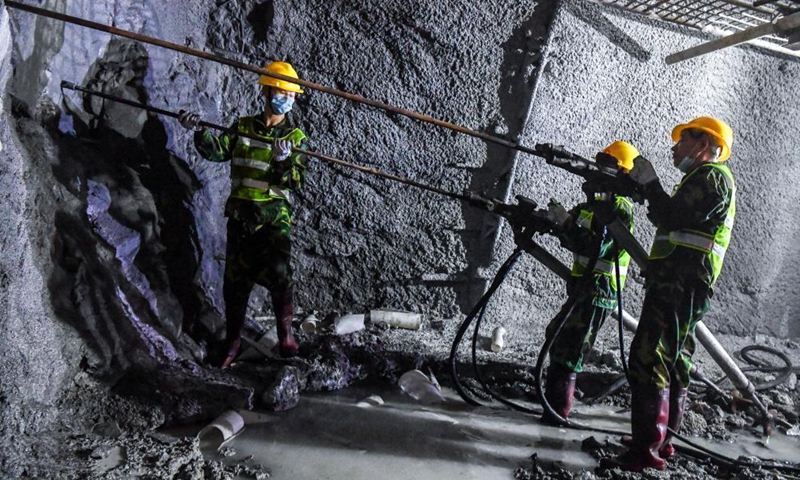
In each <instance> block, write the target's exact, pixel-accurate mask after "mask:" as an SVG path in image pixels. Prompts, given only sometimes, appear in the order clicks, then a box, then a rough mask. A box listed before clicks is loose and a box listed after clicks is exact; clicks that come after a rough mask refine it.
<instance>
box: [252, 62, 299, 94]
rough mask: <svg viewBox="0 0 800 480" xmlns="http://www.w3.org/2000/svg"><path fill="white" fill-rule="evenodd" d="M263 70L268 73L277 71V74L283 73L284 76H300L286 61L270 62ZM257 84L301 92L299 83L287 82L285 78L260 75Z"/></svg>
mask: <svg viewBox="0 0 800 480" xmlns="http://www.w3.org/2000/svg"><path fill="white" fill-rule="evenodd" d="M265 70H266V71H268V72H270V73H277V74H278V75H284V76H286V77H292V78H298V79H299V78H300V77H299V76H297V72H296V71H295V70H294V67H292V66H291V65H290V64H288V63H286V62H272V63H270V64H269V65H267V68H265ZM258 84H259V85H266V86H268V87H275V88H280V89H281V90H286V91H287V92H297V93H303V89H302V88H300V85H298V84H296V83H291V82H287V81H286V80H280V79H277V78H273V77H268V76H267V75H261V78H259V79H258Z"/></svg>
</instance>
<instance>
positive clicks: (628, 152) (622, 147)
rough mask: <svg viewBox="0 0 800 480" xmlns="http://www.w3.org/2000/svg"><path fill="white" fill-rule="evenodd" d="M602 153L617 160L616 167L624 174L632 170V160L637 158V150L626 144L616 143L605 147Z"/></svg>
mask: <svg viewBox="0 0 800 480" xmlns="http://www.w3.org/2000/svg"><path fill="white" fill-rule="evenodd" d="M603 153H605V154H608V155H611V156H612V157H614V158H616V159H617V166H618V167H619V168H621V169H623V170H625V172H630V171H631V169H632V168H633V159H634V158H636V157H638V156H639V150H636V147H634V146H633V145H631V144H630V143H628V142H622V141H619V140H618V141H616V142H614V143H612V144H611V145H609V146H607V147H606V148H605V150H603Z"/></svg>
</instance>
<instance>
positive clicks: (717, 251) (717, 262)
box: [650, 163, 736, 285]
mask: <svg viewBox="0 0 800 480" xmlns="http://www.w3.org/2000/svg"><path fill="white" fill-rule="evenodd" d="M705 166H708V167H710V168H716V169H718V170H719V171H720V172H722V174H723V175H724V176H725V178H726V179H727V180H728V181H730V186H731V189H732V190H733V193H732V195H731V204H730V206H729V207H728V211H727V212H726V213H725V216H724V218H723V219H722V221H721V222H720V224H719V225H718V226H717V227H716V229H715V230H714V233H708V232H702V231H699V230H692V229H688V228H687V229H683V230H674V231H671V232H668V231H666V230H665V229H663V228H659V229H657V230H656V237H655V240H653V247H652V248H651V249H650V259H651V260H656V259H661V258H667V257H668V256H670V254H671V253H672V252H674V251H675V248H677V247H684V248H692V249H695V250H699V251H701V252H703V253H705V254H706V255H707V257H708V261H709V262H710V264H711V269H712V273H713V277H712V280H711V284H712V285H713V284H714V282H716V281H717V278H718V277H719V274H720V272H721V271H722V262H723V260H724V259H725V252H726V251H727V250H728V245H729V244H730V242H731V231H732V230H733V221H734V218H735V217H736V184H735V183H734V181H733V173H731V169H730V168H728V166H727V165H724V164H721V163H706V164H705V165H703V166H702V167H699V168H697V169H695V170H694V171H693V172H692V173H690V174H689V175H687V176H686V178H684V179H683V181H681V183H680V184H678V186H677V187H675V190H674V191H673V192H672V196H673V197H674V196H675V194H676V193H677V192H678V191H679V190H680V189H681V187H682V186H683V185H684V184H685V183H686V181H687V180H689V178H691V177H692V175H694V174H695V173H697V171H698V170H700V169H701V168H704V167H705Z"/></svg>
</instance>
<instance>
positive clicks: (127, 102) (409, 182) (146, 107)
mask: <svg viewBox="0 0 800 480" xmlns="http://www.w3.org/2000/svg"><path fill="white" fill-rule="evenodd" d="M61 88H66V89H68V90H76V91H79V92H83V93H86V94H88V95H93V96H95V97H100V98H105V99H106V100H111V101H112V102H117V103H122V104H125V105H130V106H131V107H136V108H141V109H142V110H147V111H148V112H153V113H158V114H160V115H164V116H166V117H172V118H179V117H180V116H181V114H180V113H175V112H172V111H169V110H164V109H163V108H158V107H153V106H150V105H145V104H143V103H139V102H135V101H133V100H127V99H125V98H120V97H116V96H114V95H109V94H107V93H103V92H98V91H96V90H91V89H88V88H84V87H81V86H79V85H75V84H74V83H72V82H67V81H63V82H61ZM198 124H199V125H201V126H203V127H206V128H212V129H214V130H220V131H226V130H228V128H227V127H224V126H222V125H217V124H215V123H211V122H206V121H204V120H201V121H200V122H199V123H198ZM237 135H242V134H240V133H237ZM245 136H248V137H250V138H253V139H254V140H264V139H263V138H260V137H255V136H252V137H251V136H249V135H245ZM292 150H293V151H295V152H298V153H302V154H303V155H307V156H309V157H313V158H317V159H319V160H322V161H323V162H326V163H330V164H335V165H340V166H342V167H346V168H352V169H355V170H359V171H361V172H364V173H368V174H370V175H374V176H377V177H382V178H386V179H389V180H393V181H395V182H400V183H404V184H406V185H411V186H414V187H417V188H421V189H423V190H427V191H429V192H433V193H437V194H439V195H444V196H446V197H450V198H456V199H459V200H468V199H469V197H468V196H467V195H464V194H460V193H454V192H449V191H447V190H442V189H441V188H437V187H433V186H430V185H426V184H424V183H420V182H417V181H414V180H411V179H408V178H404V177H399V176H397V175H392V174H390V173H385V172H381V171H380V170H376V169H374V168H370V167H365V166H363V165H358V164H355V163H350V162H346V161H344V160H341V159H339V158H336V157H331V156H329V155H323V154H321V153H317V152H312V151H310V150H306V149H304V148H297V147H293V148H292Z"/></svg>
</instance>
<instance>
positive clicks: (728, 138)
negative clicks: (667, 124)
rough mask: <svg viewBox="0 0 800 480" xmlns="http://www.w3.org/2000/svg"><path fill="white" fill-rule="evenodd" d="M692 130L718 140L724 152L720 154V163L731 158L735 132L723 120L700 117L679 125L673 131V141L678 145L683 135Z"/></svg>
mask: <svg viewBox="0 0 800 480" xmlns="http://www.w3.org/2000/svg"><path fill="white" fill-rule="evenodd" d="M687 128H690V129H692V130H700V131H701V132H703V133H707V134H709V135H711V136H712V137H714V138H715V139H717V140H718V142H717V143H718V144H719V146H720V147H721V148H722V152H720V154H719V161H720V162H724V161H725V160H727V159H728V157H730V156H731V147H732V146H733V130H732V129H731V126H730V125H728V124H727V123H725V122H723V121H722V120H717V119H716V118H712V117H699V118H695V119H694V120H692V121H691V122H689V123H684V124H683V125H678V126H677V127H675V128H673V129H672V141H673V142H675V143H677V142H678V141H679V140H680V139H681V133H683V131H684V130H686V129H687Z"/></svg>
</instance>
